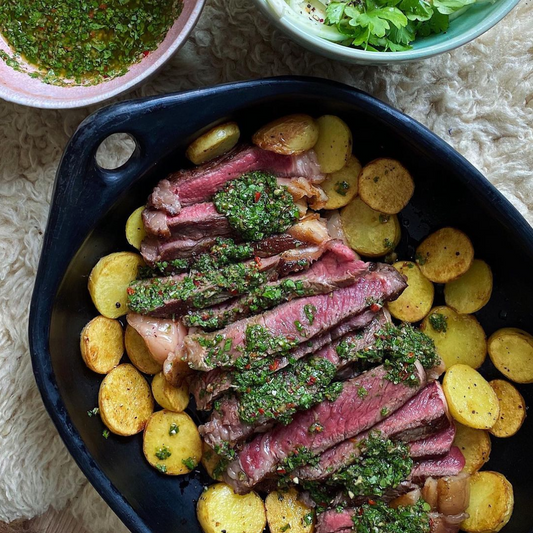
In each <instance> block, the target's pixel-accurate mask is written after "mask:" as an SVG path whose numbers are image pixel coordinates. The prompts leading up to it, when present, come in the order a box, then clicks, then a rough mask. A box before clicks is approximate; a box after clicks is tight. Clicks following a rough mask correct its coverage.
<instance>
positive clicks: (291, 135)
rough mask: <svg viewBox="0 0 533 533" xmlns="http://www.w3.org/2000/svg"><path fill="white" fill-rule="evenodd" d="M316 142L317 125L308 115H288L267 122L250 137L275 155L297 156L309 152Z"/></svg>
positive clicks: (260, 146)
mask: <svg viewBox="0 0 533 533" xmlns="http://www.w3.org/2000/svg"><path fill="white" fill-rule="evenodd" d="M317 140H318V124H317V123H316V121H315V119H313V117H310V116H309V115H302V114H300V115H288V116H286V117H281V118H278V119H277V120H274V121H272V122H269V123H268V124H267V125H266V126H263V127H262V128H260V129H259V130H258V131H257V132H256V133H255V134H254V136H253V137H252V142H253V143H254V144H255V145H257V146H259V148H262V149H263V150H269V151H270V152H275V153H276V154H283V155H299V154H303V153H304V152H307V150H311V148H313V146H315V144H316V142H317Z"/></svg>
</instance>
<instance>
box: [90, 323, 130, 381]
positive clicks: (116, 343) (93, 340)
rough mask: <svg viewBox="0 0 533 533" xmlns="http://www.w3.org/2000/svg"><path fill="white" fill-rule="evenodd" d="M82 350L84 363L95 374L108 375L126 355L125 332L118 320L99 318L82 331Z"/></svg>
mask: <svg viewBox="0 0 533 533" xmlns="http://www.w3.org/2000/svg"><path fill="white" fill-rule="evenodd" d="M80 350H81V356H82V358H83V361H84V363H85V364H86V365H87V367H88V368H90V369H91V370H92V371H93V372H96V373H98V374H107V373H108V372H110V371H111V370H112V369H113V368H115V367H116V366H117V365H118V364H119V363H120V360H121V359H122V355H123V354H124V332H123V330H122V325H121V324H120V322H119V321H118V320H113V319H111V318H106V317H104V316H97V317H96V318H93V319H92V320H91V321H90V322H89V323H88V324H87V325H86V326H85V327H84V328H83V330H82V332H81V336H80Z"/></svg>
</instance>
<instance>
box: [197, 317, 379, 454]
mask: <svg viewBox="0 0 533 533" xmlns="http://www.w3.org/2000/svg"><path fill="white" fill-rule="evenodd" d="M385 321H386V320H385V315H384V313H380V314H379V316H376V317H375V318H374V320H372V322H371V323H370V324H369V326H368V327H367V328H365V330H364V331H363V332H362V334H361V335H347V336H346V337H343V338H342V340H349V341H351V342H353V343H354V350H363V349H364V348H366V347H368V346H371V345H372V344H374V339H375V334H376V333H377V332H378V331H379V330H380V329H381V327H382V326H383V324H384V322H385ZM339 342H341V340H339V341H338V342H336V343H333V344H328V345H327V346H325V347H324V348H322V349H321V350H319V351H318V352H316V353H315V354H313V355H312V356H310V357H309V358H307V359H305V360H302V361H300V362H296V363H295V364H294V365H293V366H288V367H286V368H284V369H283V370H279V371H277V372H275V374H274V375H273V376H272V380H270V381H268V382H267V383H264V384H262V385H259V384H258V386H257V387H258V389H257V390H256V393H258V394H259V396H260V397H261V398H270V397H271V395H272V392H273V391H277V390H281V389H283V390H285V391H288V392H289V393H290V399H291V404H292V405H291V406H290V407H288V406H287V405H284V404H283V403H282V404H280V405H279V406H277V408H276V414H277V416H278V417H279V416H287V414H289V416H291V415H292V414H293V413H294V412H296V411H298V410H301V409H308V408H309V407H311V406H312V405H314V404H316V403H317V402H319V401H322V400H323V397H321V394H320V393H321V391H322V390H323V388H324V385H323V384H321V382H320V377H321V375H323V374H326V375H327V376H329V375H332V374H329V373H328V370H329V369H324V370H323V369H322V368H321V366H320V365H317V364H315V363H316V362H319V360H321V359H323V360H326V361H328V362H330V363H331V364H332V365H333V366H334V369H333V372H334V371H335V370H336V371H337V372H338V371H340V370H342V369H343V368H344V367H345V366H347V365H350V364H351V363H352V361H350V360H349V359H341V358H340V357H339V356H338V354H337V352H336V347H337V345H338V343H339ZM306 371H307V372H308V373H309V374H312V375H313V378H314V381H313V382H308V383H301V380H300V379H299V375H301V374H303V373H304V372H306ZM329 383H330V381H328V382H327V385H329ZM243 403H244V404H245V403H246V395H244V402H243V400H239V398H237V397H234V396H233V397H230V398H227V399H225V400H222V401H221V405H220V407H219V408H218V409H216V410H215V411H213V412H212V413H211V416H210V418H209V420H208V421H207V422H206V423H205V424H204V425H202V426H200V427H199V428H198V429H199V431H200V435H202V437H203V438H204V440H205V442H206V443H207V444H208V445H209V446H211V448H215V446H222V445H223V443H224V442H226V443H228V444H229V445H230V446H231V447H233V446H235V444H237V443H238V442H239V441H242V440H244V439H247V438H248V437H249V436H250V435H253V434H254V433H257V432H264V431H266V430H268V429H269V427H272V425H273V424H274V423H275V422H276V415H275V414H274V413H273V412H272V410H271V409H266V402H265V405H264V406H263V407H264V409H263V410H264V414H263V415H259V416H258V417H257V419H256V420H255V421H254V422H250V423H247V422H243V421H242V420H241V413H242V409H243Z"/></svg>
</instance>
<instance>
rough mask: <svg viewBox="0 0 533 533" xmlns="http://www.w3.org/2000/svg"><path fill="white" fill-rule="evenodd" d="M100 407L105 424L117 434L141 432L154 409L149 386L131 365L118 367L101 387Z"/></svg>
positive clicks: (127, 434) (128, 434)
mask: <svg viewBox="0 0 533 533" xmlns="http://www.w3.org/2000/svg"><path fill="white" fill-rule="evenodd" d="M98 407H99V410H100V416H101V417H102V422H103V423H104V424H105V425H106V426H107V427H108V428H109V430H110V431H112V432H113V433H115V434H117V435H122V436H125V437H127V436H130V435H135V434H136V433H139V432H141V431H142V430H143V429H144V426H145V425H146V422H147V421H148V419H149V418H150V415H151V414H152V412H153V410H154V399H153V398H152V393H151V392H150V386H149V385H148V383H147V382H146V379H144V377H143V376H142V374H141V373H140V372H139V371H138V370H137V369H136V368H135V367H134V366H133V365H130V364H122V365H119V366H117V367H115V368H114V369H113V370H111V372H109V374H107V376H106V377H105V378H104V380H103V381H102V383H101V384H100V390H99V392H98Z"/></svg>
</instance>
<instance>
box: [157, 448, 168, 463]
mask: <svg viewBox="0 0 533 533" xmlns="http://www.w3.org/2000/svg"><path fill="white" fill-rule="evenodd" d="M171 455H172V453H171V451H170V449H169V448H168V446H163V447H161V448H158V449H156V451H155V456H156V457H157V458H158V459H159V460H161V461H164V460H165V459H168V458H169V457H170V456H171Z"/></svg>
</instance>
